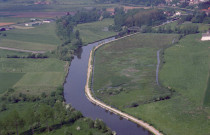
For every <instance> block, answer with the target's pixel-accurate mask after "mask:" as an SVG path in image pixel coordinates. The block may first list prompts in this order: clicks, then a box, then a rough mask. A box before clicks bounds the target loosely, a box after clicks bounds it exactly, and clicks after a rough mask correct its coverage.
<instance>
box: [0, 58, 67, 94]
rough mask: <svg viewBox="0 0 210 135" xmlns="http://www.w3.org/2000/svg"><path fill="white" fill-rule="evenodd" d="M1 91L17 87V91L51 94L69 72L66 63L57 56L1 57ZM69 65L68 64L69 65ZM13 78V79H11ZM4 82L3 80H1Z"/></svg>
mask: <svg viewBox="0 0 210 135" xmlns="http://www.w3.org/2000/svg"><path fill="white" fill-rule="evenodd" d="M0 61H1V62H0V63H1V64H0V73H1V75H3V76H1V79H6V80H4V81H3V82H4V85H1V87H0V89H2V90H1V91H2V92H4V91H7V90H8V88H13V89H15V90H16V91H15V93H17V94H18V93H24V94H28V95H41V93H42V92H45V93H47V94H50V92H52V91H55V90H56V88H57V87H59V86H61V85H62V84H63V82H64V79H65V75H66V73H67V70H66V64H68V62H64V61H60V60H58V59H55V58H49V59H12V58H9V59H8V58H1V59H0ZM67 67H68V66H67ZM11 78H12V79H11ZM1 82H2V81H1Z"/></svg>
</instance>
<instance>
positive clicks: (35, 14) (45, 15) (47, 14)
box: [0, 12, 66, 18]
mask: <svg viewBox="0 0 210 135" xmlns="http://www.w3.org/2000/svg"><path fill="white" fill-rule="evenodd" d="M65 14H66V12H0V15H1V16H12V17H15V18H31V17H35V18H55V17H61V16H64V15H65Z"/></svg>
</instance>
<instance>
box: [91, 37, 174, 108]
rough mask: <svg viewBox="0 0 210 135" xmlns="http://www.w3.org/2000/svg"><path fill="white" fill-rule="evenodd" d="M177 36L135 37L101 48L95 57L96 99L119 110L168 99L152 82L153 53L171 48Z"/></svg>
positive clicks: (154, 61) (153, 73)
mask: <svg viewBox="0 0 210 135" xmlns="http://www.w3.org/2000/svg"><path fill="white" fill-rule="evenodd" d="M176 37H177V35H174V34H171V35H170V34H169V35H166V34H137V35H134V36H131V37H127V38H124V39H121V40H118V41H116V42H113V43H110V44H108V45H105V46H103V47H101V48H100V49H99V50H97V51H96V57H95V60H96V63H95V70H94V83H93V89H94V91H95V94H96V96H97V97H99V98H100V99H102V100H103V101H105V102H106V103H109V104H111V105H113V106H115V107H117V108H120V109H124V108H128V107H131V106H133V105H140V104H144V103H145V102H151V101H153V100H155V99H158V98H159V97H165V96H169V95H170V92H169V91H168V90H166V89H161V88H160V87H159V86H158V85H157V84H156V81H155V70H156V64H157V63H156V60H157V56H156V53H157V52H156V51H157V50H159V49H161V48H163V47H166V46H168V45H170V44H171V42H172V41H173V40H174V38H176ZM102 76H103V77H102ZM122 99H123V100H122Z"/></svg>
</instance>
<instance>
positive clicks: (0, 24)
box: [0, 23, 14, 26]
mask: <svg viewBox="0 0 210 135" xmlns="http://www.w3.org/2000/svg"><path fill="white" fill-rule="evenodd" d="M11 24H14V23H0V26H6V25H11Z"/></svg>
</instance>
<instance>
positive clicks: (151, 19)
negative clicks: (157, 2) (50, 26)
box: [113, 8, 166, 31]
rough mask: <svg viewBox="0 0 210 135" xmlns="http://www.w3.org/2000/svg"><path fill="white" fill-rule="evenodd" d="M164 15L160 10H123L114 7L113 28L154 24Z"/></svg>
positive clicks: (162, 19) (118, 29) (158, 22)
mask: <svg viewBox="0 0 210 135" xmlns="http://www.w3.org/2000/svg"><path fill="white" fill-rule="evenodd" d="M165 20H166V17H165V15H164V14H163V11H162V10H158V9H151V10H142V9H141V10H129V11H128V12H127V13H125V12H124V9H123V8H115V16H114V23H115V25H114V28H113V29H114V30H117V31H120V30H122V28H123V27H133V26H138V27H141V26H143V25H147V26H154V25H157V24H160V23H161V22H163V21H165Z"/></svg>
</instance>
